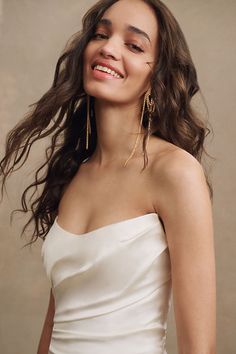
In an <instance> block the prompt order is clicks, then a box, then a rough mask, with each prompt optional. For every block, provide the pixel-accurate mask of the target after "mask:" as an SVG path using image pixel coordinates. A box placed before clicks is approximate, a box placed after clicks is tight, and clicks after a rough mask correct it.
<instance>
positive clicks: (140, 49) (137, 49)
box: [127, 43, 144, 53]
mask: <svg viewBox="0 0 236 354" xmlns="http://www.w3.org/2000/svg"><path fill="white" fill-rule="evenodd" d="M127 46H129V47H130V48H131V49H132V50H134V51H136V52H139V53H143V52H144V50H143V49H142V48H140V47H139V46H138V45H136V44H133V43H128V44H127Z"/></svg>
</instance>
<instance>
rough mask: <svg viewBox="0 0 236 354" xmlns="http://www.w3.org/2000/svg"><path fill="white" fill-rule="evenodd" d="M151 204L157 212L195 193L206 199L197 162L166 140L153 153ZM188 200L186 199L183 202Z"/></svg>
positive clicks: (203, 179) (202, 170)
mask: <svg viewBox="0 0 236 354" xmlns="http://www.w3.org/2000/svg"><path fill="white" fill-rule="evenodd" d="M150 175H151V185H152V191H153V203H154V206H155V209H157V212H158V210H159V209H160V208H162V209H165V208H166V206H167V205H168V206H169V207H170V204H172V205H173V204H174V205H176V206H177V205H180V204H181V205H182V206H183V205H184V203H187V204H188V203H189V202H190V200H191V198H192V199H195V200H196V199H197V196H198V195H201V197H203V196H204V197H205V198H208V197H209V191H208V186H207V182H206V177H205V173H204V169H203V167H202V165H201V163H200V162H199V161H198V160H197V159H196V158H195V157H194V156H192V155H191V154H190V153H188V152H187V151H185V150H183V149H181V148H179V147H177V146H175V145H173V144H169V143H166V144H164V145H163V148H162V149H161V151H160V153H157V154H156V156H155V155H154V156H153V159H152V163H151V167H150ZM187 199H188V201H187Z"/></svg>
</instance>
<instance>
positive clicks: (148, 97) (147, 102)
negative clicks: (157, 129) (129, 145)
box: [123, 89, 154, 167]
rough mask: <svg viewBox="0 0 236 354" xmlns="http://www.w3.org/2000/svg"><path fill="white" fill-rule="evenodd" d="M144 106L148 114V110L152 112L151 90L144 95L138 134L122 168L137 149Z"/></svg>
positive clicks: (149, 118)
mask: <svg viewBox="0 0 236 354" xmlns="http://www.w3.org/2000/svg"><path fill="white" fill-rule="evenodd" d="M146 105H147V108H148V113H149V110H150V111H151V110H152V112H153V111H154V101H153V99H152V97H151V90H150V89H149V90H148V91H147V92H146V93H145V95H144V100H143V107H142V113H141V117H140V123H139V132H138V136H137V138H136V141H135V144H134V148H133V150H132V152H131V154H130V156H129V158H128V159H127V160H126V162H125V164H124V165H123V167H126V165H127V163H128V162H129V160H130V159H131V158H132V157H133V155H134V153H135V151H136V148H137V145H138V141H139V138H140V132H141V129H142V123H143V116H144V111H145V106H146ZM151 114H152V113H149V114H148V126H149V128H148V129H149V131H150V125H151Z"/></svg>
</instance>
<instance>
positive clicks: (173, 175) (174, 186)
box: [156, 152, 215, 354]
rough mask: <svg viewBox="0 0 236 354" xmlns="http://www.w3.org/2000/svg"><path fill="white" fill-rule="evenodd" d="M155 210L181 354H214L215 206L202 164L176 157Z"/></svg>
mask: <svg viewBox="0 0 236 354" xmlns="http://www.w3.org/2000/svg"><path fill="white" fill-rule="evenodd" d="M157 190H158V196H157V197H156V204H158V205H156V206H157V209H158V213H159V215H160V217H161V218H162V220H163V222H164V226H165V232H166V237H167V242H168V246H169V251H170V259H171V273H172V291H173V305H174V313H175V321H176V331H177V339H178V346H179V350H180V353H181V354H182V353H190V352H191V354H195V353H204V354H205V353H206V354H212V353H215V254H214V236H213V221H212V206H211V200H210V196H209V191H208V187H207V183H206V179H205V175H204V171H203V168H202V166H201V165H200V163H199V162H198V161H197V160H196V159H195V158H193V157H192V156H190V155H189V154H187V153H186V154H183V153H181V152H180V153H174V155H173V157H172V158H171V159H170V160H169V161H166V163H165V164H164V165H163V168H162V172H161V176H159V178H158V188H157Z"/></svg>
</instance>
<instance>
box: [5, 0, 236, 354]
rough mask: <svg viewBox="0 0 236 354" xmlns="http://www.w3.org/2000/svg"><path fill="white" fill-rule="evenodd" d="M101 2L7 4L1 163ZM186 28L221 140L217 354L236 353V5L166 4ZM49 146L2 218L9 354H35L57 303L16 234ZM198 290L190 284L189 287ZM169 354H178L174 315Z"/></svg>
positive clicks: (20, 179)
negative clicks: (24, 198) (87, 15)
mask: <svg viewBox="0 0 236 354" xmlns="http://www.w3.org/2000/svg"><path fill="white" fill-rule="evenodd" d="M94 3H95V1H91V0H90V1H88V0H86V1H85V0H84V1H79V0H70V1H67V0H50V1H47V0H41V1H37V0H3V1H2V2H0V22H1V44H0V53H1V54H0V60H1V63H0V64H1V65H0V82H1V85H0V117H1V129H0V138H1V140H0V141H1V145H0V147H1V156H2V153H3V144H4V140H5V136H6V134H7V132H8V131H9V130H10V129H11V128H12V127H13V126H14V125H15V124H16V123H17V122H18V121H19V120H20V119H21V118H22V117H23V115H24V114H25V112H26V111H27V110H28V106H29V105H30V104H31V103H33V102H35V101H37V100H38V99H39V98H40V97H41V96H42V94H43V93H44V92H45V91H46V90H47V89H48V88H49V87H50V86H51V83H52V79H53V73H54V68H55V64H56V61H57V59H58V57H59V55H60V53H61V51H62V50H63V48H64V45H65V43H66V41H67V40H68V38H69V37H70V36H71V35H72V34H73V33H74V32H76V31H78V30H79V29H80V28H81V22H80V21H81V16H82V14H84V12H85V10H86V9H88V8H89V7H90V5H92V4H94ZM165 3H166V5H167V6H169V8H170V9H171V10H172V12H173V13H174V15H175V16H176V18H177V20H178V21H179V23H180V25H181V27H182V29H183V32H184V33H185V36H186V39H187V42H188V44H189V47H190V51H191V53H192V57H193V60H194V63H195V65H196V68H197V72H198V78H199V82H200V86H201V89H202V92H203V94H204V96H205V99H206V102H207V105H208V109H209V117H210V123H211V125H212V127H213V130H214V137H212V138H211V139H208V142H207V149H208V152H209V153H210V154H211V155H213V156H214V157H215V158H216V160H215V161H213V163H212V168H211V169H212V172H211V178H212V182H213V187H214V205H213V212H214V226H215V249H216V266H217V269H216V271H217V348H218V351H217V353H222V354H226V353H227V354H234V353H235V352H236V340H235V333H236V313H235V312H236V301H235V299H236V295H235V294H236V292H235V290H236V277H235V269H236V268H235V259H236V255H235V246H236V239H235V229H236V224H235V220H236V218H235V196H236V194H235V181H236V173H235V172H236V171H235V169H236V166H235V133H236V129H235V128H236V123H235V112H236V97H235V92H236V79H235V77H236V71H235V64H236V48H235V43H236V21H235V18H236V1H235V0H198V1H196V0H178V1H176V0H167V1H165ZM45 146H46V145H45V143H42V142H41V143H39V144H37V145H36V147H35V148H34V150H33V152H32V155H31V157H30V159H29V162H28V164H27V166H26V167H24V168H22V170H20V171H19V172H17V173H16V174H15V175H13V176H12V178H11V179H10V180H9V183H8V197H5V199H4V201H3V202H2V203H1V209H0V210H1V213H0V235H1V237H0V247H1V248H0V250H1V251H0V252H1V254H0V272H1V273H0V278H1V282H0V351H1V353H4V354H19V353H24V354H28V353H29V354H33V353H36V350H37V345H38V341H39V337H40V334H41V329H42V325H43V321H44V318H45V314H46V309H47V305H48V299H49V289H50V285H49V281H48V280H47V278H46V274H45V271H44V269H43V266H42V262H41V258H40V250H41V245H42V242H41V240H39V241H38V242H37V244H34V246H33V247H32V249H31V250H30V249H29V248H22V247H23V245H24V244H25V243H26V239H21V238H20V236H19V235H20V230H21V227H22V226H23V224H24V221H25V220H26V219H24V217H22V216H20V214H19V216H16V218H14V222H13V224H12V226H10V220H9V217H10V211H11V210H12V209H14V208H17V207H19V205H20V204H19V198H20V195H21V193H22V191H23V188H24V187H26V185H27V182H29V181H30V180H31V178H32V176H33V175H32V171H33V169H34V166H37V163H39V162H40V161H41V160H40V159H42V158H43V154H44V149H45ZM190 281H191V279H190ZM167 349H168V353H170V354H177V349H176V337H175V323H174V315H173V308H171V312H170V315H169V319H168V337H167Z"/></svg>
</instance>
